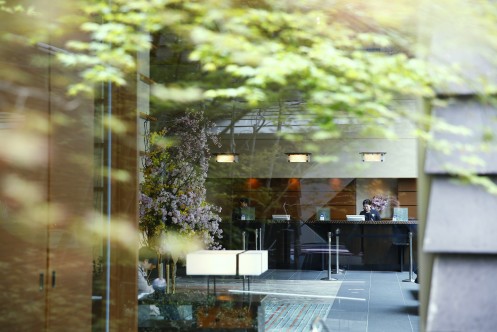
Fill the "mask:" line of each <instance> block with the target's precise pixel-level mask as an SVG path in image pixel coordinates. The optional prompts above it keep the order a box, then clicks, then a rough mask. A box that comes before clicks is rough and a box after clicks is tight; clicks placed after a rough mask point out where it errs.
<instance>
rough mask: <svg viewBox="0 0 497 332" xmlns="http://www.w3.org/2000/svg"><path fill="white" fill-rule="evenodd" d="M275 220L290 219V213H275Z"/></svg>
mask: <svg viewBox="0 0 497 332" xmlns="http://www.w3.org/2000/svg"><path fill="white" fill-rule="evenodd" d="M273 220H278V221H283V220H290V215H289V214H273Z"/></svg>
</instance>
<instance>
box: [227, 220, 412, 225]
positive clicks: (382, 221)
mask: <svg viewBox="0 0 497 332" xmlns="http://www.w3.org/2000/svg"><path fill="white" fill-rule="evenodd" d="M232 223H235V224H241V223H243V224H246V225H249V224H251V223H254V224H256V223H259V224H260V223H264V224H293V223H304V224H323V225H326V224H333V225H335V224H345V225H417V224H418V220H417V219H410V220H409V221H393V220H390V219H385V220H380V221H372V220H369V221H349V220H307V221H301V220H271V219H269V220H233V221H232Z"/></svg>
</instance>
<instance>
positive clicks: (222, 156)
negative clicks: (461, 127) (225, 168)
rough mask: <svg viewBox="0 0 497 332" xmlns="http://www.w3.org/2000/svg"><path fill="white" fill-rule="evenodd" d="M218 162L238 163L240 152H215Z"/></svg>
mask: <svg viewBox="0 0 497 332" xmlns="http://www.w3.org/2000/svg"><path fill="white" fill-rule="evenodd" d="M214 155H215V156H216V161H217V162H218V163H237V162H238V153H214Z"/></svg>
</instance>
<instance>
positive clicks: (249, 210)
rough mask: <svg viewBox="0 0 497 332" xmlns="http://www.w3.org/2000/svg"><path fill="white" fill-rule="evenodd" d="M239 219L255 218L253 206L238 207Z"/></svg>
mask: <svg viewBox="0 0 497 332" xmlns="http://www.w3.org/2000/svg"><path fill="white" fill-rule="evenodd" d="M240 219H241V220H255V207H242V208H240Z"/></svg>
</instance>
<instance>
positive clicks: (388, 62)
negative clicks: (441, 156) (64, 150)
mask: <svg viewBox="0 0 497 332" xmlns="http://www.w3.org/2000/svg"><path fill="white" fill-rule="evenodd" d="M82 4H83V5H82V9H83V11H84V12H85V14H86V15H88V16H89V17H93V18H97V19H95V20H93V21H91V22H85V23H83V24H82V25H81V28H82V29H83V31H85V32H87V33H88V34H89V35H90V36H91V38H90V41H89V42H83V41H73V42H71V43H69V44H68V46H69V47H71V48H72V49H73V50H74V51H75V52H77V53H66V54H60V59H61V60H62V61H63V62H64V63H65V64H67V65H70V66H76V67H78V68H81V74H82V77H83V81H82V82H81V83H80V84H77V85H75V86H72V88H71V91H72V92H73V93H76V92H78V91H91V90H92V88H93V84H94V83H95V82H102V81H110V82H113V83H116V84H118V85H123V84H126V75H127V73H129V72H132V71H133V70H135V69H136V60H135V58H134V56H135V54H136V53H137V52H144V51H145V52H146V51H148V50H150V49H152V42H153V38H152V37H151V36H159V35H162V36H170V35H173V36H177V38H176V39H175V40H174V42H168V41H166V44H168V45H166V46H169V50H170V51H171V52H173V53H174V52H176V53H177V54H179V56H178V57H182V56H183V55H184V54H186V55H188V57H189V60H190V61H191V63H192V64H193V63H195V64H197V65H198V73H196V74H194V75H184V76H183V77H174V79H171V78H167V79H166V78H165V79H164V80H163V81H161V82H157V83H164V84H163V85H162V84H156V86H155V87H154V91H155V92H156V93H157V96H158V97H161V98H163V99H165V100H168V101H171V102H174V103H178V102H187V103H191V102H196V101H204V102H206V103H217V105H221V104H222V103H223V102H224V101H231V100H233V99H236V100H243V101H246V102H247V104H248V105H249V106H250V107H259V106H260V105H264V104H274V103H277V102H280V101H282V100H295V99H296V100H298V101H300V102H302V103H304V104H305V108H304V109H303V110H302V112H301V113H300V114H299V116H300V117H302V118H305V119H306V120H307V121H310V123H309V125H316V126H319V127H320V128H321V129H322V130H319V131H315V134H314V137H312V138H313V139H326V138H330V137H334V138H336V137H340V136H341V128H340V126H339V125H337V122H336V121H335V120H336V118H337V117H344V116H345V117H347V118H353V119H357V121H358V122H359V123H360V124H361V125H362V128H363V130H364V131H365V132H372V130H374V133H375V134H378V135H380V136H383V137H389V138H395V137H396V134H395V131H394V127H395V126H393V124H394V123H395V122H396V121H397V120H398V119H399V118H404V119H408V120H410V121H412V122H413V123H414V124H415V125H416V126H415V127H416V128H417V130H416V132H415V134H417V135H418V137H419V138H420V139H422V140H424V141H426V142H428V143H429V144H434V145H433V148H438V149H447V145H443V144H440V142H436V141H435V140H434V138H433V135H432V132H430V130H432V129H434V130H438V131H449V132H456V131H460V132H465V130H464V129H462V128H460V127H457V126H454V125H449V124H447V123H446V122H444V121H442V120H441V119H435V118H434V117H433V116H432V115H430V114H424V113H420V112H413V111H412V109H409V108H406V107H402V105H399V103H398V101H399V100H402V99H403V98H405V97H406V96H409V98H412V97H420V98H424V99H425V100H428V101H430V102H431V101H433V99H434V98H436V95H437V94H436V91H435V89H436V88H443V87H444V86H446V85H448V84H453V83H460V82H461V78H460V77H458V75H456V74H457V71H455V70H454V68H453V67H452V64H448V66H449V67H447V68H442V67H440V66H435V65H433V63H431V62H430V61H429V60H424V59H422V58H419V57H416V56H415V55H417V54H421V55H425V54H426V53H425V52H424V50H423V45H422V41H423V40H421V42H420V40H419V39H417V37H419V36H417V34H418V33H419V31H422V32H423V33H424V32H426V30H427V29H428V28H429V26H424V25H423V24H421V23H420V22H422V20H423V19H425V20H428V21H430V22H438V20H437V18H436V17H431V15H432V12H435V11H436V10H433V11H431V10H430V9H431V7H429V6H430V5H429V4H424V5H423V6H421V7H420V6H419V4H417V3H415V2H414V3H413V2H411V1H402V0H401V1H397V2H395V4H392V3H386V2H384V1H374V2H370V1H361V0H356V1H354V0H353V1H340V0H339V1H331V0H329V1H328V0H323V1H305V2H300V1H294V2H289V1H284V0H272V1H264V0H255V1H237V0H205V1H178V0H155V1H146V0H137V1H133V3H130V2H128V1H125V0H116V1H112V2H108V1H87V2H82ZM459 7H461V8H459ZM437 8H444V10H446V11H447V12H449V13H450V12H451V9H456V10H457V12H458V17H460V16H462V15H471V16H475V15H477V14H479V13H480V12H485V13H488V15H484V16H483V18H482V19H481V20H480V21H479V24H480V25H481V26H482V27H484V29H483V31H485V29H487V30H488V31H493V30H494V29H495V26H496V25H495V21H496V17H497V14H496V9H495V6H493V5H491V4H489V3H488V2H484V1H477V2H475V4H474V5H471V6H459V5H455V4H451V3H450V2H444V5H436V8H435V9H437ZM389 10H392V11H394V12H395V15H388V13H390V11H389ZM479 17H482V15H479ZM483 35H484V36H483ZM482 36H483V37H482V38H486V41H485V42H487V43H488V44H490V45H495V44H497V43H496V41H495V38H494V37H493V36H495V34H492V33H484V34H482ZM479 37H480V36H479ZM156 39H157V40H158V39H159V38H158V37H156ZM426 39H427V40H429V39H430V38H429V36H428V37H427V38H426ZM166 40H167V38H166ZM161 43H164V41H161ZM162 45H163V44H162ZM484 91H486V92H487V93H490V94H492V93H494V92H495V91H496V89H495V86H493V85H491V84H486V85H485V89H484ZM466 132H467V131H466ZM478 148H479V149H480V147H478ZM451 149H453V148H451ZM444 151H445V150H444ZM462 176H463V177H464V178H465V179H470V178H473V176H475V174H472V176H471V177H468V176H467V175H465V174H463V175H462Z"/></svg>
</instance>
